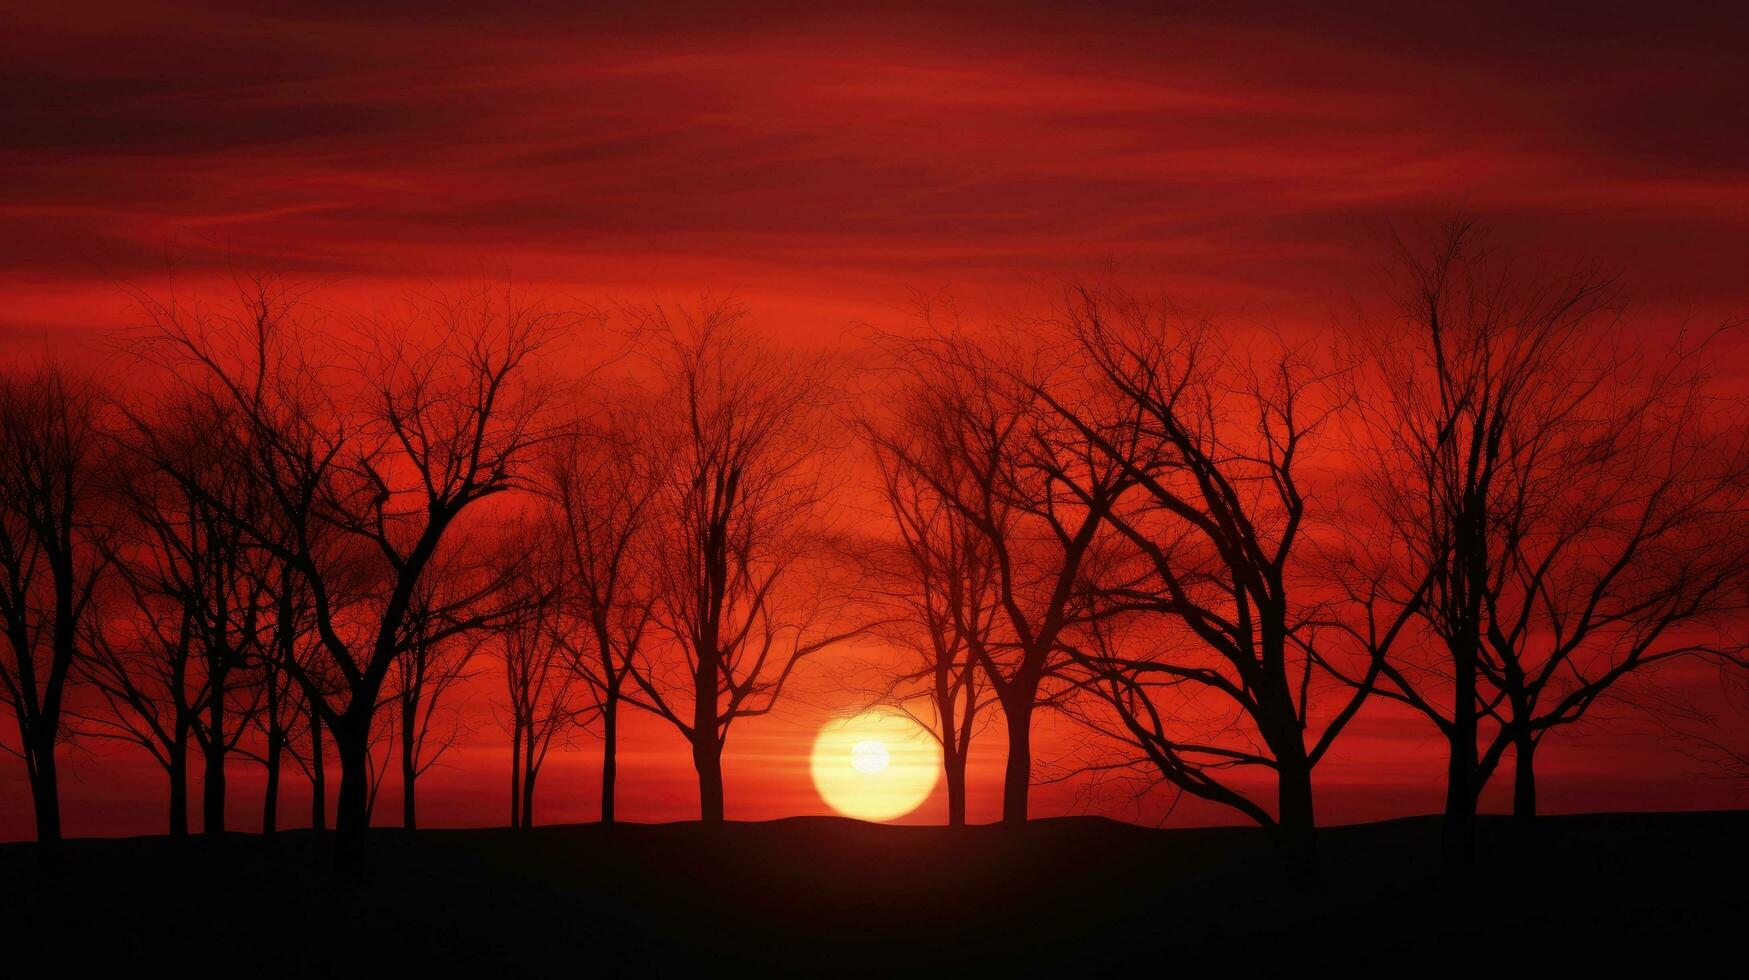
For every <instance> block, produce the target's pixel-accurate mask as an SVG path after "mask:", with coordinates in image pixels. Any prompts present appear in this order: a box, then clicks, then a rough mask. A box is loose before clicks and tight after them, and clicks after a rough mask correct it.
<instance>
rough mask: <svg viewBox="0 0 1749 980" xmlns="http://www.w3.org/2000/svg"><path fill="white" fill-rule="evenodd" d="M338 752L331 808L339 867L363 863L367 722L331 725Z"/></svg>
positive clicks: (356, 866)
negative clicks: (337, 788) (335, 797)
mask: <svg viewBox="0 0 1749 980" xmlns="http://www.w3.org/2000/svg"><path fill="white" fill-rule="evenodd" d="M334 748H335V751H336V753H337V754H338V755H339V756H340V796H339V799H338V800H337V801H336V804H335V809H334V833H335V837H334V855H335V860H336V862H337V863H338V864H339V865H340V867H341V868H343V869H347V870H354V871H356V870H358V869H360V868H362V867H363V865H364V834H365V830H366V828H368V827H369V825H370V722H369V720H368V719H366V720H365V721H363V722H359V721H357V720H351V719H349V720H348V721H347V722H346V723H345V724H342V725H336V726H335V727H334Z"/></svg>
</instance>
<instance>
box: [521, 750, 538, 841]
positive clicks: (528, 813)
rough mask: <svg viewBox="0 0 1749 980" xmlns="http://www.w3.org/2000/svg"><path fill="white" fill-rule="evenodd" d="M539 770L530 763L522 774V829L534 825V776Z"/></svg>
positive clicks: (531, 827) (530, 827)
mask: <svg viewBox="0 0 1749 980" xmlns="http://www.w3.org/2000/svg"><path fill="white" fill-rule="evenodd" d="M539 774H540V770H539V769H536V768H535V767H534V766H533V765H530V766H529V767H528V769H527V770H526V771H525V772H523V774H522V829H523V830H530V829H533V827H534V778H535V777H536V776H538V775H539Z"/></svg>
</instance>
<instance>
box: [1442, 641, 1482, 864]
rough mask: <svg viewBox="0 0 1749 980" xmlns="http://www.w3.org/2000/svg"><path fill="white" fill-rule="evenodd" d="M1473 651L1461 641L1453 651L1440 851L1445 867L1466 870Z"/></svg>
mask: <svg viewBox="0 0 1749 980" xmlns="http://www.w3.org/2000/svg"><path fill="white" fill-rule="evenodd" d="M1475 654H1476V648H1475V645H1474V644H1473V643H1470V642H1466V641H1460V642H1458V643H1457V644H1455V645H1454V649H1453V650H1452V668H1453V671H1454V676H1453V681H1454V684H1453V695H1452V723H1451V732H1450V737H1449V740H1448V741H1449V743H1450V751H1449V753H1448V754H1447V759H1446V773H1445V822H1444V824H1443V825H1442V826H1441V828H1440V850H1441V853H1442V855H1443V856H1444V858H1445V863H1446V866H1447V867H1449V868H1453V869H1467V868H1469V867H1470V865H1471V864H1473V863H1474V862H1475V857H1476V795H1477V794H1476V789H1477V787H1476V662H1475Z"/></svg>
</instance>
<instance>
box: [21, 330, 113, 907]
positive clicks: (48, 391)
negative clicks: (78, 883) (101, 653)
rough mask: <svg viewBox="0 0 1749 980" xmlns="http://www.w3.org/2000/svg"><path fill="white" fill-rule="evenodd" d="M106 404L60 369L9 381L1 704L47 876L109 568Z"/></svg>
mask: <svg viewBox="0 0 1749 980" xmlns="http://www.w3.org/2000/svg"><path fill="white" fill-rule="evenodd" d="M96 414H97V407H96V396H95V395H94V393H93V391H92V389H91V387H90V386H89V384H88V383H87V382H85V381H84V380H82V379H79V378H77V377H75V376H73V375H72V374H71V373H70V372H68V371H67V370H66V369H65V368H63V367H62V366H61V365H59V364H58V363H55V362H52V361H51V362H48V363H45V364H42V365H39V366H35V367H15V368H12V369H9V370H7V371H6V372H4V373H3V374H0V629H3V630H4V632H5V634H6V652H5V657H4V659H0V696H3V697H4V702H5V704H6V706H7V708H9V709H10V710H11V711H12V715H13V719H14V721H15V722H16V724H17V726H18V742H17V744H16V746H14V745H7V744H5V743H4V742H0V747H4V748H5V749H6V751H7V752H9V753H11V754H13V755H16V756H18V757H19V758H20V759H21V760H23V762H24V764H25V770H26V773H27V774H28V776H29V782H30V794H31V802H32V804H33V806H34V808H35V814H36V836H37V842H38V845H39V853H40V855H41V857H40V861H41V865H40V866H41V868H42V870H43V872H44V874H45V876H46V877H48V878H52V877H53V876H54V875H55V874H56V873H57V872H58V870H59V867H60V861H61V855H62V848H61V805H60V782H59V770H58V769H57V767H56V761H57V760H56V757H55V750H56V747H57V746H58V745H59V744H60V742H61V740H62V739H63V738H64V737H65V736H66V734H67V732H66V730H65V726H64V723H63V719H62V713H63V711H64V709H65V706H66V703H67V700H66V698H67V687H68V683H69V681H70V680H71V679H72V678H73V665H74V663H75V661H76V659H77V658H78V657H79V656H80V652H81V651H80V649H79V646H80V644H79V640H80V636H81V624H82V623H83V622H84V620H85V617H86V616H87V615H88V614H89V613H90V612H91V602H92V598H93V594H94V589H95V586H96V582H97V578H98V575H99V573H100V571H101V569H102V568H103V565H104V561H103V558H102V552H101V549H100V548H99V547H98V546H97V543H96V534H97V531H98V525H97V518H98V515H97V513H96V508H97V507H98V506H99V503H100V501H99V500H98V499H97V495H96V490H97V483H96V479H95V465H96V460H95V459H94V453H95V452H96V449H97V443H98V440H97V432H96V425H97V421H96Z"/></svg>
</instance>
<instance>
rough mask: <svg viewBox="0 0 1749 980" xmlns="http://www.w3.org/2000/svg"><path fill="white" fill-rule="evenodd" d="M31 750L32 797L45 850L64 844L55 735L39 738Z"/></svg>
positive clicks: (57, 848)
mask: <svg viewBox="0 0 1749 980" xmlns="http://www.w3.org/2000/svg"><path fill="white" fill-rule="evenodd" d="M36 741H37V742H39V743H42V742H46V743H47V744H38V745H35V746H33V747H32V748H31V749H30V759H29V762H30V797H31V803H32V805H33V806H34V807H35V809H36V841H37V843H38V844H40V845H42V847H43V849H44V850H49V849H53V850H59V849H60V845H61V781H60V776H59V774H58V773H57V772H56V769H55V744H54V740H53V739H52V738H50V739H40V738H39V739H37V740H36Z"/></svg>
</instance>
